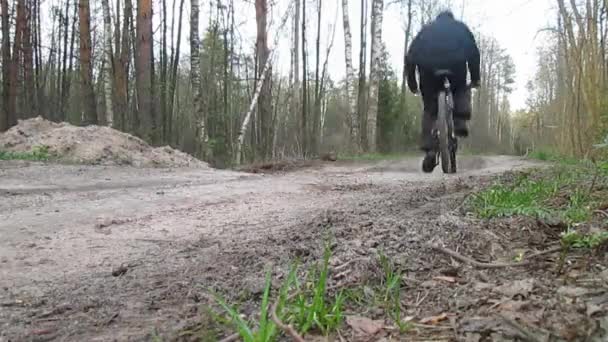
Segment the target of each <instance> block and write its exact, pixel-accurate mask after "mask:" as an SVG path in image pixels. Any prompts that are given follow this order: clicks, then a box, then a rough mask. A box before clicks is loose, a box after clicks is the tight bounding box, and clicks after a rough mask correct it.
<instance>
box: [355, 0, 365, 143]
mask: <svg viewBox="0 0 608 342" xmlns="http://www.w3.org/2000/svg"><path fill="white" fill-rule="evenodd" d="M360 42H361V46H360V49H359V91H358V94H357V125H359V127H360V128H361V129H360V130H359V132H360V133H361V137H360V140H358V144H361V146H364V145H366V143H365V141H366V136H367V130H366V129H363V128H364V127H365V126H364V125H363V123H364V121H365V118H366V117H367V105H366V103H367V102H366V96H365V95H366V93H367V92H366V89H367V85H366V83H367V76H366V66H367V61H366V60H367V0H361V39H360Z"/></svg>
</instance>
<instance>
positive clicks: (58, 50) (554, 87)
mask: <svg viewBox="0 0 608 342" xmlns="http://www.w3.org/2000/svg"><path fill="white" fill-rule="evenodd" d="M0 1H1V5H2V6H1V10H2V12H1V13H2V58H1V66H2V96H1V100H0V105H1V111H0V131H5V130H7V129H9V128H10V127H12V126H13V125H15V124H16V123H17V122H18V120H20V119H27V118H32V117H37V116H41V117H43V118H46V119H48V120H52V121H67V122H70V123H72V124H75V125H82V126H86V125H93V124H97V125H107V126H110V127H112V128H114V129H117V130H120V131H123V132H128V133H131V134H134V135H136V136H138V137H140V138H142V139H144V140H145V141H146V142H148V143H150V144H152V145H156V146H160V145H170V146H172V147H175V148H177V149H180V150H182V151H185V152H187V153H189V154H192V155H194V156H196V157H197V158H199V159H202V160H205V161H207V162H209V163H210V164H212V165H214V166H217V167H231V166H234V165H237V164H242V163H247V162H254V161H267V160H276V159H285V158H302V157H304V158H313V157H316V156H319V155H320V154H322V153H326V152H329V151H332V152H336V153H339V154H349V155H353V154H358V153H398V152H406V151H415V150H416V148H417V147H416V146H417V143H418V135H419V133H418V132H419V128H418V127H419V121H420V112H421V100H420V99H419V98H417V97H415V96H414V95H412V94H411V93H410V92H409V90H407V87H406V85H405V82H404V80H405V72H404V71H403V70H404V68H403V65H392V64H391V62H390V58H389V56H388V52H387V49H386V48H385V43H384V42H383V34H387V33H386V32H383V15H384V13H386V11H395V10H399V11H400V13H402V17H403V23H404V25H403V27H404V29H403V30H397V32H398V33H399V34H401V35H402V41H403V53H404V54H405V51H406V49H405V47H406V46H408V45H409V43H410V41H411V40H412V39H413V36H414V35H415V34H416V33H417V32H418V30H419V29H420V27H421V26H422V25H424V24H425V23H427V22H429V21H431V20H432V19H433V18H434V16H435V15H436V14H437V13H439V11H441V10H443V9H446V8H451V7H453V6H455V4H453V3H452V1H439V0H393V1H386V2H385V1H384V0H361V1H360V2H357V1H352V0H351V1H348V0H341V1H340V2H339V3H337V4H336V6H335V9H336V11H339V13H338V12H336V13H327V11H325V9H326V8H327V7H326V6H324V3H325V2H327V3H331V2H330V1H328V0H325V1H323V0H284V1H277V2H276V3H275V2H272V1H268V0H255V1H253V0H250V1H249V0H208V1H199V0H188V1H186V0H171V1H168V0H115V1H110V0H101V1H89V0H62V1H59V0H0ZM458 3H460V1H458ZM279 5H280V6H279ZM275 7H276V8H275ZM607 7H608V6H607V1H605V0H604V1H600V0H585V1H579V2H574V1H570V2H565V1H563V0H557V1H556V11H555V13H551V16H552V17H554V18H555V20H554V25H551V26H550V27H547V28H546V29H545V30H543V32H541V33H539V34H541V35H542V36H543V39H544V40H545V41H546V43H545V44H544V46H543V48H542V49H540V50H539V51H538V52H537V55H538V68H537V73H536V76H535V77H534V78H533V79H531V80H530V81H529V83H528V87H527V91H528V94H529V99H528V101H527V109H525V110H518V111H513V110H512V109H511V106H510V103H509V96H510V94H511V93H512V92H513V87H514V83H515V77H516V72H517V70H516V67H515V64H514V62H513V60H512V58H511V56H510V55H509V51H507V50H505V49H504V48H503V47H501V46H500V44H499V42H498V41H497V40H496V39H495V38H493V37H492V36H489V35H485V34H484V33H483V32H475V35H476V39H477V42H478V44H479V47H480V50H481V55H482V62H481V63H482V65H481V69H482V76H481V79H482V85H481V87H480V89H479V90H478V91H476V92H475V93H474V98H473V107H474V116H475V118H474V120H473V123H472V131H473V135H472V137H471V139H468V140H467V141H466V146H465V148H466V149H468V150H470V151H471V152H493V153H502V154H510V153H515V154H524V153H527V152H530V151H532V150H541V149H551V150H552V151H553V152H556V153H561V154H566V155H572V156H586V155H588V154H590V153H595V151H596V150H595V148H594V146H595V145H596V144H597V143H598V142H601V141H602V140H603V137H604V136H606V133H607V130H608V125H607V123H608V111H607V110H606V107H607V104H606V100H605V99H606V96H605V94H606V91H607V76H608V68H607V64H606V56H607V51H606V41H605V40H606V35H607V33H608V26H607V25H606V24H607V21H608V19H607V14H608V9H607ZM353 9H357V11H358V13H360V14H361V18H358V19H359V20H358V22H359V23H360V25H359V27H354V26H353V25H351V21H352V18H351V12H353ZM278 12H280V13H279V14H280V16H273V15H271V14H272V13H275V14H276V13H278ZM327 18H330V19H331V18H333V22H332V23H331V25H329V27H326V26H325V25H321V23H322V22H324V20H325V21H326V20H327ZM243 20H249V21H255V24H256V25H255V27H256V32H255V41H248V40H247V39H246V38H244V35H243V34H242V30H243V28H242V26H243V25H244V24H243ZM203 27H204V29H203ZM328 28H329V30H328ZM390 34H391V35H393V34H394V32H390ZM353 35H357V36H358V38H359V39H358V40H359V42H360V44H359V46H353ZM279 37H287V38H288V41H289V51H287V50H279V48H278V40H279ZM342 39H343V41H344V51H340V52H339V53H337V52H335V51H333V49H334V42H335V41H337V40H342ZM321 42H323V44H321ZM332 51H333V52H332ZM330 53H332V55H333V56H340V59H341V60H343V63H344V65H345V70H346V73H345V75H342V76H340V77H336V76H335V75H334V74H335V73H332V72H331V70H329V69H330V67H329V59H330ZM403 57H404V56H403ZM334 58H335V57H334ZM280 59H284V60H288V61H289V68H288V70H286V71H285V72H282V69H281V68H278V67H276V66H275V64H276V63H277V61H278V60H280Z"/></svg>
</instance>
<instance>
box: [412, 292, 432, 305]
mask: <svg viewBox="0 0 608 342" xmlns="http://www.w3.org/2000/svg"><path fill="white" fill-rule="evenodd" d="M429 293H430V291H426V293H425V294H424V296H423V297H422V298H419V299H418V300H416V304H415V305H414V307H416V308H417V307H420V305H421V304H422V303H423V302H424V300H425V299H426V297H428V296H429ZM418 295H420V293H418Z"/></svg>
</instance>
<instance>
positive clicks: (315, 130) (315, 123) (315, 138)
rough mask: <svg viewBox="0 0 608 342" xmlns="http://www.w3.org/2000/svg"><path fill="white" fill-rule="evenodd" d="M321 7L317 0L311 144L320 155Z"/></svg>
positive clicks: (320, 0)
mask: <svg viewBox="0 0 608 342" xmlns="http://www.w3.org/2000/svg"><path fill="white" fill-rule="evenodd" d="M321 5H322V0H317V41H316V60H315V94H314V96H315V103H314V109H313V120H312V130H311V137H310V142H311V144H312V152H313V153H314V154H315V155H318V154H319V126H320V122H321V101H320V100H321V93H320V81H321V80H320V79H319V77H320V68H321V57H320V56H321Z"/></svg>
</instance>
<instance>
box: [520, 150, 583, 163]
mask: <svg viewBox="0 0 608 342" xmlns="http://www.w3.org/2000/svg"><path fill="white" fill-rule="evenodd" d="M528 158H529V159H536V160H540V161H546V162H554V163H560V164H563V165H578V164H580V163H581V161H580V160H578V159H576V158H573V157H569V156H564V155H561V154H559V153H555V152H551V151H547V150H536V151H532V152H530V154H528Z"/></svg>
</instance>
